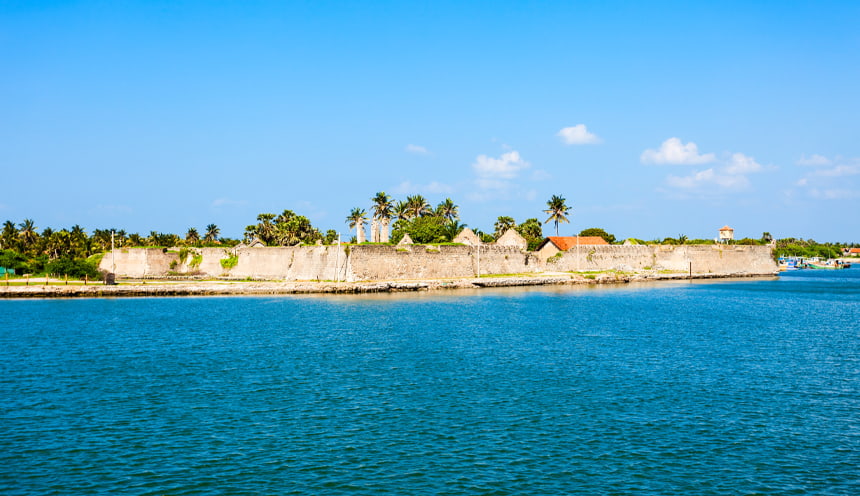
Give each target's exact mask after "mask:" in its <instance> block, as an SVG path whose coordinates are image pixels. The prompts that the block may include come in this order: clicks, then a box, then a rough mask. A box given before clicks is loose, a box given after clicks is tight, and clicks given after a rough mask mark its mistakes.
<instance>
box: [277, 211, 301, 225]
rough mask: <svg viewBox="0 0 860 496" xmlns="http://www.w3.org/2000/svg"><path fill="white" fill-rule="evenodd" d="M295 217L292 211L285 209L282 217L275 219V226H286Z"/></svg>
mask: <svg viewBox="0 0 860 496" xmlns="http://www.w3.org/2000/svg"><path fill="white" fill-rule="evenodd" d="M295 216H296V213H295V212H293V211H292V210H287V209H285V210H284V211H283V212H281V215H279V216H277V217H275V224H286V223H287V222H289V221H290V219H292V218H293V217H295Z"/></svg>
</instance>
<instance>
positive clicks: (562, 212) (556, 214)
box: [544, 195, 570, 236]
mask: <svg viewBox="0 0 860 496" xmlns="http://www.w3.org/2000/svg"><path fill="white" fill-rule="evenodd" d="M546 206H547V207H548V208H547V209H546V210H544V213H547V214H549V217H548V218H547V219H546V220H545V221H544V224H546V223H548V222H549V221H553V223H555V235H556V236H558V223H559V222H570V221H569V220H567V216H568V215H569V213H570V207H568V206H567V205H566V204H565V199H564V197H563V196H560V195H552V198H550V199H549V201H547V202H546Z"/></svg>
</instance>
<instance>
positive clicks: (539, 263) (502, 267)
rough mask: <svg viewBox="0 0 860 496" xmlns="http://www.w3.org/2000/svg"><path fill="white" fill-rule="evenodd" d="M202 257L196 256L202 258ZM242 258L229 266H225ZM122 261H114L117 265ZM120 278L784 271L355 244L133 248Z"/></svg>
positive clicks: (663, 250)
mask: <svg viewBox="0 0 860 496" xmlns="http://www.w3.org/2000/svg"><path fill="white" fill-rule="evenodd" d="M195 255H196V256H195ZM230 256H235V257H236V264H235V266H233V267H231V268H224V267H223V266H222V264H221V260H223V259H227V258H228V257H230ZM112 260H115V262H112ZM112 263H115V264H116V273H117V275H118V276H120V277H130V278H144V277H153V278H160V277H168V276H171V275H200V276H204V277H228V278H232V279H267V280H272V279H277V280H286V281H316V280H320V281H332V280H339V281H374V280H409V279H447V278H468V277H475V276H478V275H501V274H523V273H526V274H538V273H542V272H569V271H606V270H620V271H648V270H655V271H673V272H688V271H690V270H691V269H692V272H693V273H694V274H713V275H735V274H737V275H765V274H768V275H769V274H773V273H774V272H776V271H777V265H776V263H775V262H774V260H773V257H772V254H771V247H769V246H742V245H680V246H672V245H650V246H643V245H638V246H618V245H611V246H580V247H578V248H571V249H570V250H569V251H567V252H563V253H560V254H558V255H556V256H554V257H550V258H549V259H548V260H540V259H539V258H538V255H537V254H536V253H534V252H527V251H524V250H522V249H521V248H519V247H515V246H499V245H482V246H468V245H462V246H458V245H453V246H449V245H443V246H433V245H428V246H424V245H405V246H387V245H349V246H346V245H345V246H340V247H338V246H321V245H317V246H291V247H265V248H249V247H243V248H192V249H190V250H189V255H188V256H187V257H186V258H185V260H180V258H179V249H170V250H164V249H148V248H128V249H118V250H115V252H114V253H113V254H111V253H108V254H106V255H105V256H104V258H102V261H101V265H100V266H99V268H100V269H101V270H104V271H108V272H110V271H111V267H112Z"/></svg>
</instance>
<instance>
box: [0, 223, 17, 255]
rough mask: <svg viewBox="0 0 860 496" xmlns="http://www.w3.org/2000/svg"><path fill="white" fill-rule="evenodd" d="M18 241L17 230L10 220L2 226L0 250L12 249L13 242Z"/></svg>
mask: <svg viewBox="0 0 860 496" xmlns="http://www.w3.org/2000/svg"><path fill="white" fill-rule="evenodd" d="M16 241H18V228H17V227H15V223H14V222H12V221H11V220H7V221H6V222H5V223H4V224H3V233H2V234H0V249H6V250H9V249H12V248H14V246H15V242H16Z"/></svg>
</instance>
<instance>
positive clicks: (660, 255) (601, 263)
mask: <svg viewBox="0 0 860 496" xmlns="http://www.w3.org/2000/svg"><path fill="white" fill-rule="evenodd" d="M690 264H692V271H693V272H695V273H700V274H708V273H710V274H727V273H747V274H766V273H771V272H774V271H776V270H777V266H776V262H774V260H773V257H772V256H771V248H770V247H769V246H742V245H680V246H673V245H649V246H643V245H633V246H580V247H579V248H578V249H577V248H571V249H570V250H569V251H567V252H564V253H563V254H562V255H561V257H560V258H553V257H551V258H550V259H549V260H548V261H547V263H546V270H549V271H577V270H579V271H585V270H612V269H616V270H647V269H653V270H671V271H682V272H686V271H689V270H690V268H691V265H690Z"/></svg>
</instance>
